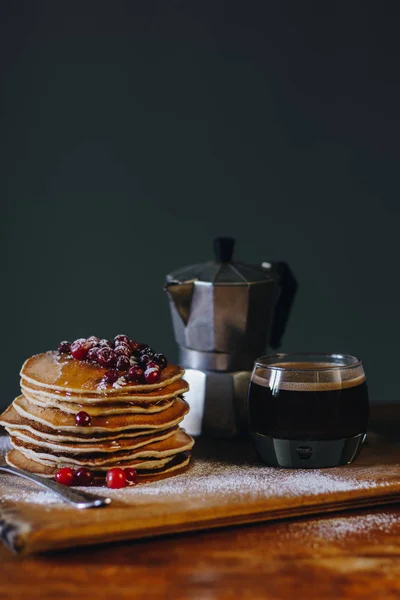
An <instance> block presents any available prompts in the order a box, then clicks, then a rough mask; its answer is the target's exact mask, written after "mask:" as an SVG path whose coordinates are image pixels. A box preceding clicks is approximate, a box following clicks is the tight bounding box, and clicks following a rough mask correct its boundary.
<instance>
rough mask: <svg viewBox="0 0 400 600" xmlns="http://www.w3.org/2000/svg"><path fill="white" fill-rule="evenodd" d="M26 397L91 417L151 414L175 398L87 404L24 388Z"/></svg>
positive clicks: (47, 406)
mask: <svg viewBox="0 0 400 600" xmlns="http://www.w3.org/2000/svg"><path fill="white" fill-rule="evenodd" d="M22 391H23V392H24V396H25V398H26V399H27V400H28V401H29V402H30V403H31V404H35V405H36V406H42V407H43V408H59V409H60V410H62V411H63V412H65V413H71V414H73V415H76V413H77V412H79V411H80V410H84V411H85V412H87V413H88V415H90V416H91V417H95V416H100V415H119V414H140V413H142V414H150V413H157V412H161V411H163V410H165V409H166V408H169V407H170V406H171V405H172V404H173V402H174V398H172V399H171V400H164V401H162V402H159V403H158V404H147V405H145V406H140V405H135V404H133V405H132V406H131V405H130V404H128V403H127V402H110V403H109V404H102V405H92V404H90V405H87V406H84V405H83V404H77V403H74V402H61V401H60V400H53V399H50V398H41V397H39V396H33V395H31V394H30V393H28V392H27V391H26V388H23V389H22Z"/></svg>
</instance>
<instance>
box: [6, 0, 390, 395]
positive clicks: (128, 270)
mask: <svg viewBox="0 0 400 600" xmlns="http://www.w3.org/2000/svg"><path fill="white" fill-rule="evenodd" d="M393 6H395V3H392V4H391V5H389V4H386V3H376V2H375V3H373V2H370V3H369V2H358V3H353V2H343V3H342V2H337V3H336V2H308V1H306V2H298V1H292V2H262V1H260V2H251V1H250V2H221V1H219V0H214V1H212V2H207V1H201V2H183V1H182V2H179V1H175V2H174V1H171V2H152V1H148V2H135V1H132V2H128V1H127V2H121V1H119V0H112V1H110V2H107V3H105V2H100V1H98V2H95V3H88V2H77V3H74V2H72V3H71V2H55V1H53V0H52V1H49V2H35V1H33V0H32V1H27V2H19V1H17V0H15V1H9V0H6V1H3V2H2V3H1V5H0V34H1V35H0V45H1V46H0V61H1V62H0V64H1V122H0V136H1V137H0V142H1V155H0V159H1V163H0V164H1V182H0V185H1V188H0V193H1V199H2V219H1V243H2V249H1V258H2V261H1V262H2V269H3V271H4V273H3V276H2V282H3V286H2V300H3V303H2V304H3V308H2V313H1V319H2V325H3V326H2V333H3V335H2V342H1V351H2V356H1V364H2V391H3V394H2V397H1V402H2V404H3V405H6V404H8V403H9V402H10V401H11V400H12V398H13V396H14V395H15V394H16V393H17V390H18V370H19V367H20V365H21V363H22V361H23V360H24V358H26V357H27V356H29V355H31V354H33V353H36V352H40V351H43V350H46V349H49V348H55V347H56V345H57V343H58V341H59V340H60V339H63V338H67V339H73V338H75V337H79V336H82V335H90V334H97V335H100V336H112V335H114V334H115V333H120V332H127V333H128V334H130V335H131V336H132V337H134V338H137V339H139V340H142V341H147V342H149V343H151V344H154V345H155V346H156V347H157V348H159V349H161V350H164V351H165V352H166V353H167V354H168V355H169V356H171V357H174V356H176V354H175V353H176V349H175V344H174V341H173V337H172V329H171V326H170V321H169V314H168V306H167V299H166V297H165V296H164V293H163V291H162V287H163V282H164V276H165V274H166V273H167V272H168V271H169V270H171V269H173V268H175V267H178V266H181V265H184V264H188V263H192V262H195V261H201V260H206V259H208V258H210V256H211V242H212V239H213V237H214V236H216V235H232V236H235V237H237V239H238V247H237V256H238V257H240V259H242V260H243V261H248V262H259V261H262V260H271V259H282V260H287V261H288V262H289V263H290V264H291V266H292V268H293V271H294V272H295V273H296V275H297V277H298V280H299V282H300V291H299V295H298V299H297V302H296V305H295V308H294V311H293V315H292V318H291V321H290V326H289V329H288V331H287V335H286V338H285V342H284V347H283V349H284V350H314V351H336V352H340V351H343V352H350V353H355V354H356V355H359V356H361V357H362V358H363V359H364V362H365V365H366V370H367V375H368V378H369V382H370V389H371V396H372V400H373V401H375V402H378V401H387V400H396V399H397V398H398V383H397V371H398V361H397V355H398V343H399V337H400V336H399V333H400V331H399V320H398V305H399V300H400V290H399V283H398V279H399V276H398V261H397V256H398V239H399V234H398V229H399V191H400V184H399V134H400V125H399V106H400V102H399V101H400V89H399V68H398V65H399V45H398V19H397V15H396V14H395V13H393V8H392V7H393Z"/></svg>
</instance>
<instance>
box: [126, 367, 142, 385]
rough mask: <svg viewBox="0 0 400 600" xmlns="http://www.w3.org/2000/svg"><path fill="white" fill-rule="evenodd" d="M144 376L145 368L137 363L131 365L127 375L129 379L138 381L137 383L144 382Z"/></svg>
mask: <svg viewBox="0 0 400 600" xmlns="http://www.w3.org/2000/svg"><path fill="white" fill-rule="evenodd" d="M143 376H144V372H143V369H142V368H141V367H139V366H137V365H135V366H133V367H131V368H130V369H129V371H128V374H127V375H126V377H127V379H128V381H136V382H137V383H142V382H143Z"/></svg>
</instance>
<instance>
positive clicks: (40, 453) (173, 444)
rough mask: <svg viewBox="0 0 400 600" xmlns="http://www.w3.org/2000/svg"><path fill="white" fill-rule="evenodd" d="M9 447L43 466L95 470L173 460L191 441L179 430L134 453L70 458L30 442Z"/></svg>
mask: <svg viewBox="0 0 400 600" xmlns="http://www.w3.org/2000/svg"><path fill="white" fill-rule="evenodd" d="M11 444H12V445H13V447H14V448H15V449H16V450H20V451H21V452H23V453H25V454H26V453H27V451H28V450H29V451H33V452H34V453H35V456H36V457H37V459H38V460H39V461H43V462H46V463H48V462H49V463H56V464H59V463H60V462H62V461H64V460H66V461H68V462H69V463H71V464H74V465H77V466H78V467H79V466H81V467H88V468H90V469H92V468H93V469H94V470H96V468H97V467H100V466H109V467H111V466H112V465H113V464H114V463H117V462H122V461H127V460H132V459H135V460H136V459H142V458H149V459H159V458H167V457H170V456H175V455H176V454H179V453H180V452H185V451H187V450H191V448H192V447H193V444H194V440H193V438H192V437H191V436H189V435H188V434H187V433H185V432H184V431H182V430H178V431H176V432H175V433H174V434H173V435H172V436H170V437H168V438H167V439H164V440H160V441H156V442H151V443H149V444H147V445H145V446H142V447H141V448H137V449H134V450H118V451H116V452H113V453H103V452H98V451H97V452H93V453H92V454H91V455H89V456H88V455H79V454H78V455H77V454H75V453H73V454H71V453H70V451H68V449H66V448H56V449H55V450H53V449H48V448H42V447H40V446H38V445H36V444H34V443H32V442H26V441H24V440H21V439H18V438H16V437H14V436H12V437H11Z"/></svg>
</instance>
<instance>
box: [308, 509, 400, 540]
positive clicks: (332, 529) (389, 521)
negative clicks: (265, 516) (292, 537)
mask: <svg viewBox="0 0 400 600" xmlns="http://www.w3.org/2000/svg"><path fill="white" fill-rule="evenodd" d="M395 527H396V528H400V518H399V515H397V514H393V513H389V512H387V513H385V512H380V513H376V514H374V513H371V514H363V515H355V516H352V515H345V516H342V517H335V518H328V519H324V520H318V521H309V522H308V523H307V527H306V528H304V526H303V527H302V529H301V535H302V536H304V534H305V533H306V534H307V535H310V536H313V537H317V538H322V539H324V540H331V541H341V540H346V538H348V537H350V536H351V537H354V536H357V535H362V536H363V537H366V538H367V539H368V538H374V537H375V536H376V535H377V534H378V533H380V534H382V533H383V534H384V533H390V532H393V529H394V528H395Z"/></svg>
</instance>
